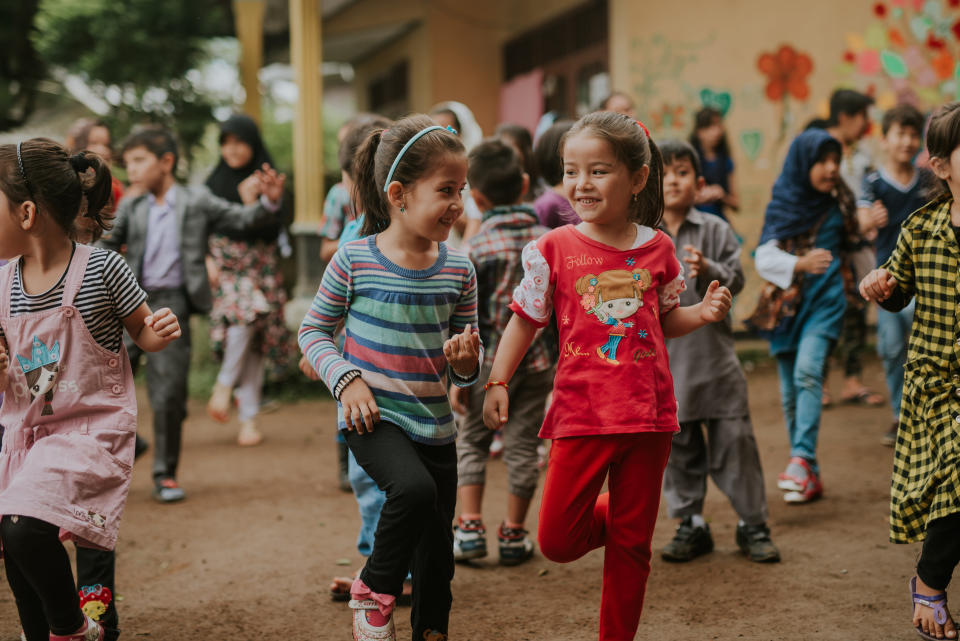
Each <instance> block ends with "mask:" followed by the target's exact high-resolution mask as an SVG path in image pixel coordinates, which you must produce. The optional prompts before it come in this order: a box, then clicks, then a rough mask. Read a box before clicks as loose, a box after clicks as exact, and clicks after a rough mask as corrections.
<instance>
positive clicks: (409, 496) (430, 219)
mask: <svg viewBox="0 0 960 641" xmlns="http://www.w3.org/2000/svg"><path fill="white" fill-rule="evenodd" d="M354 163H355V164H354V175H355V178H356V187H355V191H354V198H355V199H356V201H357V205H358V210H360V211H364V212H365V214H366V216H365V219H364V230H363V235H364V236H366V238H363V239H361V240H356V241H353V242H350V243H347V244H346V245H344V246H343V247H341V248H340V249H338V250H337V253H336V254H335V255H334V257H333V259H332V260H331V262H330V265H329V266H328V267H327V270H326V272H325V273H324V276H323V281H322V283H321V285H320V289H319V291H318V292H317V295H316V297H315V298H314V301H313V304H312V306H311V308H310V311H309V312H308V313H307V316H306V317H305V318H304V320H303V324H302V325H301V327H300V335H299V342H300V347H301V349H302V350H303V352H304V355H305V356H306V357H307V359H308V360H309V362H310V364H311V365H313V367H314V369H315V370H316V371H317V373H318V374H319V375H320V377H321V379H322V380H323V381H324V382H325V383H326V384H327V386H328V387H329V388H330V390H331V391H332V392H333V395H334V397H335V398H336V399H337V401H338V402H339V409H338V413H339V416H338V427H339V429H340V430H342V431H343V432H344V435H345V437H346V439H347V444H348V446H349V447H350V450H351V451H352V452H353V454H354V456H355V457H356V459H357V462H358V463H359V464H360V466H361V467H363V469H364V470H365V471H366V472H367V473H368V474H369V475H370V476H371V477H372V478H373V479H374V481H376V483H377V485H378V486H379V487H380V488H381V489H382V490H384V491H385V492H386V496H387V499H386V502H385V503H384V506H383V510H382V512H381V515H380V524H379V527H378V528H377V534H376V539H375V541H374V545H373V552H372V553H371V555H370V557H369V558H368V559H367V563H366V565H365V566H364V568H363V570H362V571H361V573H360V576H359V578H358V579H357V580H356V581H355V582H354V584H353V586H352V588H351V596H352V600H351V601H350V607H351V608H352V609H353V611H354V615H353V635H354V639H356V640H364V639H395V638H396V633H395V631H394V625H393V618H392V611H393V606H394V602H395V600H396V597H397V596H399V595H400V593H401V590H402V586H403V580H404V578H405V577H406V575H407V570H408V568H412V573H413V583H414V585H416V586H417V589H416V591H415V594H414V599H413V609H412V613H411V623H412V628H413V639H415V640H420V639H424V638H429V639H446V633H447V623H448V619H449V612H450V604H451V601H452V596H451V592H450V581H451V580H452V579H453V535H452V531H451V528H450V523H451V522H452V521H453V513H454V506H455V503H456V493H457V454H456V448H455V445H454V439H455V437H456V427H455V424H454V419H453V414H452V412H451V409H450V403H449V401H448V399H447V391H446V390H447V385H448V380H449V381H452V382H453V383H454V384H455V385H458V386H469V385H472V384H473V383H474V382H475V381H476V379H477V377H478V375H479V365H480V361H481V360H482V349H481V346H480V339H479V338H478V336H477V334H476V333H475V332H474V331H473V328H474V327H475V326H476V323H477V284H476V274H475V272H474V269H473V265H472V264H471V263H470V261H469V259H468V258H467V257H466V256H465V255H463V254H460V253H458V252H455V251H452V250H450V249H449V248H448V247H447V246H446V244H445V243H444V241H445V240H446V239H447V236H448V235H449V233H450V230H451V229H452V228H453V225H454V223H455V222H456V221H457V219H458V218H459V217H460V216H461V215H462V214H463V198H462V195H461V190H462V189H463V187H464V185H465V183H466V175H467V159H466V154H465V151H464V148H463V144H462V143H461V142H460V140H459V138H458V137H457V136H456V133H455V132H453V131H452V130H448V129H446V128H443V127H439V126H436V125H434V124H433V121H432V120H430V118H428V117H426V116H420V115H417V116H411V117H409V118H405V119H403V120H401V121H399V122H397V123H396V124H394V126H392V127H391V128H390V129H387V130H375V131H374V132H373V133H371V134H370V136H369V137H368V138H367V140H366V142H365V143H364V144H363V146H362V147H361V148H360V151H359V152H358V154H357V156H356V159H355V161H354ZM341 319H342V320H343V321H344V334H345V337H346V340H345V343H344V347H343V355H342V356H341V355H340V353H339V351H338V350H337V346H336V344H335V342H334V331H335V330H336V327H337V324H338V323H339V322H340V321H341Z"/></svg>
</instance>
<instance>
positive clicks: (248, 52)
mask: <svg viewBox="0 0 960 641" xmlns="http://www.w3.org/2000/svg"><path fill="white" fill-rule="evenodd" d="M266 8H267V3H266V0H233V19H234V26H235V29H236V32H237V39H238V40H239V41H240V82H241V83H242V84H243V89H244V91H246V93H247V98H246V101H245V102H244V103H243V113H245V114H247V115H248V116H250V117H251V118H253V119H254V120H256V121H257V122H258V123H259V122H260V81H259V79H258V78H257V74H258V73H259V72H260V67H261V66H262V65H263V14H264V12H265V11H266Z"/></svg>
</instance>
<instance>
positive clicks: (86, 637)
mask: <svg viewBox="0 0 960 641" xmlns="http://www.w3.org/2000/svg"><path fill="white" fill-rule="evenodd" d="M83 618H84V627H83V630H81V631H79V632H75V633H74V634H62V635H61V634H53V633H51V634H50V641H103V635H104V632H103V626H102V625H100V624H99V623H97V622H96V621H94V620H93V619H91V618H90V617H88V616H86V615H84V617H83Z"/></svg>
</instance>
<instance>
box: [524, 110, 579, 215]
mask: <svg viewBox="0 0 960 641" xmlns="http://www.w3.org/2000/svg"><path fill="white" fill-rule="evenodd" d="M573 122H574V121H572V120H561V121H560V122H557V123H555V124H554V125H552V126H551V127H550V128H549V129H547V130H546V131H545V132H543V134H541V135H540V138H539V139H538V140H537V146H536V148H535V149H534V152H533V155H534V158H535V159H536V161H537V169H538V170H539V171H540V175H541V176H542V177H543V183H544V190H543V194H542V195H541V196H540V197H539V198H537V199H536V201H534V203H533V208H534V209H535V210H536V212H537V218H539V219H540V224H541V225H543V226H544V227H546V228H547V229H556V228H557V227H561V226H563V225H567V224H571V223H572V224H574V225H575V224H577V223H579V222H580V219H579V218H578V217H577V214H576V213H575V212H574V211H573V207H571V205H570V201H569V200H567V198H566V196H564V189H563V165H562V164H561V162H560V158H559V155H558V153H557V150H558V147H559V145H560V139H561V138H563V136H564V134H566V133H567V132H568V131H570V127H572V126H573Z"/></svg>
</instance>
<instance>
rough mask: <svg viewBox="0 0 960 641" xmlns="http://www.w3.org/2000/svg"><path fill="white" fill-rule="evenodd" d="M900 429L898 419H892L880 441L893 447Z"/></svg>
mask: <svg viewBox="0 0 960 641" xmlns="http://www.w3.org/2000/svg"><path fill="white" fill-rule="evenodd" d="M898 431H900V421H894V422H893V425H891V426H890V429H888V430H887V431H886V432H884V434H883V436H882V437H881V438H880V442H881V443H883V444H884V445H886V446H887V447H893V446H894V445H896V444H897V432H898Z"/></svg>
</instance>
